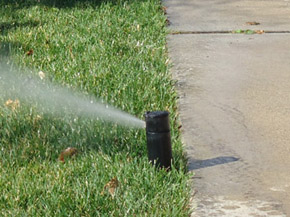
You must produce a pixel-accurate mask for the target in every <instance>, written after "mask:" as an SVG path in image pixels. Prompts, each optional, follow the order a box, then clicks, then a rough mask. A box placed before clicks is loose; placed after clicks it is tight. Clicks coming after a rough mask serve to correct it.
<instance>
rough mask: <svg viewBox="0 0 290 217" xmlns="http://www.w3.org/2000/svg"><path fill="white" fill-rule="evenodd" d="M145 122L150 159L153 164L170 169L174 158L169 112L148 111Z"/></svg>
mask: <svg viewBox="0 0 290 217" xmlns="http://www.w3.org/2000/svg"><path fill="white" fill-rule="evenodd" d="M145 122H146V136H147V149H148V158H149V161H151V162H152V164H153V165H156V166H158V167H161V168H167V169H169V168H170V167H171V160H172V148H171V137H170V125H169V112H167V111H154V112H146V113H145Z"/></svg>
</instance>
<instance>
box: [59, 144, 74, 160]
mask: <svg viewBox="0 0 290 217" xmlns="http://www.w3.org/2000/svg"><path fill="white" fill-rule="evenodd" d="M76 153H77V149H76V148H72V147H68V148H67V149H65V150H63V151H62V152H61V153H60V155H59V158H58V159H59V160H60V161H61V162H63V163H65V159H66V158H69V157H73V156H74V155H76Z"/></svg>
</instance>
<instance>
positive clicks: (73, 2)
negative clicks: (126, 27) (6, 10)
mask: <svg viewBox="0 0 290 217" xmlns="http://www.w3.org/2000/svg"><path fill="white" fill-rule="evenodd" d="M132 1H136V0H28V1H27V0H21V1H19V0H2V1H1V0H0V6H1V5H10V6H13V7H14V8H16V9H20V8H23V7H31V6H36V5H44V6H48V7H56V8H72V7H85V6H91V7H97V6H99V5H101V4H102V3H111V4H118V3H121V2H132ZM138 1H140V2H143V1H145V0H138Z"/></svg>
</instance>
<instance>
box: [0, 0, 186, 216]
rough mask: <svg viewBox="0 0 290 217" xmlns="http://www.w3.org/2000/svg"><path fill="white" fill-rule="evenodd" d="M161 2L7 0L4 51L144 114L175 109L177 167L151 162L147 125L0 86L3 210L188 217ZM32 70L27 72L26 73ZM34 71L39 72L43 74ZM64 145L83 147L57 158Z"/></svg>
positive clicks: (3, 1)
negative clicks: (113, 120)
mask: <svg viewBox="0 0 290 217" xmlns="http://www.w3.org/2000/svg"><path fill="white" fill-rule="evenodd" d="M166 34H167V32H166V18H165V16H164V15H163V13H162V10H161V5H160V1H159V0H127V1H126V0H116V1H114V0H111V1H109V0H108V1H100V0H99V1H93V0H91V1H77V0H59V1H57V0H55V1H49V0H27V1H25V0H21V1H18V0H14V1H13V0H10V1H9V0H0V58H1V59H2V60H7V56H8V57H9V61H10V62H11V61H12V62H13V63H14V64H17V65H18V66H21V67H25V68H33V69H35V70H34V71H33V72H35V73H36V72H38V71H43V72H44V73H45V79H47V80H51V81H53V82H54V83H57V84H60V85H63V86H66V87H68V88H71V89H74V90H79V91H81V92H83V93H87V94H92V95H94V96H96V97H97V98H99V99H100V100H103V101H105V102H108V103H109V104H111V105H113V106H115V107H117V108H119V109H121V110H124V111H126V112H128V113H130V114H133V115H135V116H137V117H139V118H141V119H143V114H144V113H145V111H149V110H168V111H170V113H171V116H170V118H171V127H172V132H171V133H172V142H173V155H174V162H173V169H172V170H171V171H170V172H166V171H164V170H157V169H155V168H154V167H152V166H151V165H150V164H149V163H148V160H147V150H146V138H145V130H144V129H130V128H125V127H120V126H116V125H115V124H107V123H102V122H99V121H95V120H90V119H88V118H83V117H74V116H73V115H68V116H65V117H62V116H51V115H48V114H46V113H42V112H41V110H38V109H36V107H35V105H30V104H25V103H23V102H21V100H20V102H19V105H18V106H15V108H12V107H11V106H7V105H5V102H7V100H9V99H11V100H16V99H13V98H12V97H9V96H7V95H5V96H3V94H2V95H1V93H0V148H1V150H0V175H1V176H0V216H188V215H189V212H190V211H189V206H188V204H189V194H190V188H189V186H188V180H189V175H188V174H186V161H185V160H184V157H183V151H182V145H181V142H180V139H179V132H178V121H177V111H176V93H175V90H174V85H173V82H172V80H171V77H170V74H169V66H168V59H167V58H168V56H167V48H166ZM25 73H27V72H25ZM36 75H37V74H36ZM67 147H75V148H76V149H77V150H78V154H77V155H76V156H75V157H74V158H69V159H66V162H65V163H62V162H60V161H59V160H58V157H59V154H60V153H61V152H62V151H63V150H64V149H65V148H67Z"/></svg>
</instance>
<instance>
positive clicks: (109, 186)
mask: <svg viewBox="0 0 290 217" xmlns="http://www.w3.org/2000/svg"><path fill="white" fill-rule="evenodd" d="M118 186H119V181H118V179H117V177H114V178H112V179H111V180H110V181H109V182H108V183H107V184H106V185H105V186H104V190H103V191H102V192H101V195H104V192H105V191H106V190H107V191H108V192H109V193H110V195H111V197H112V198H113V199H114V197H115V191H116V189H117V187H118Z"/></svg>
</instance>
